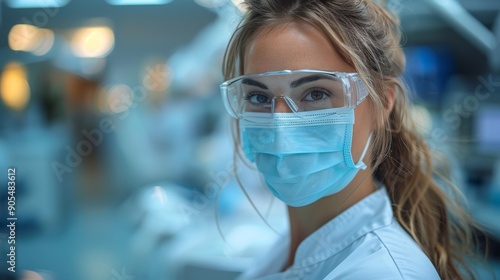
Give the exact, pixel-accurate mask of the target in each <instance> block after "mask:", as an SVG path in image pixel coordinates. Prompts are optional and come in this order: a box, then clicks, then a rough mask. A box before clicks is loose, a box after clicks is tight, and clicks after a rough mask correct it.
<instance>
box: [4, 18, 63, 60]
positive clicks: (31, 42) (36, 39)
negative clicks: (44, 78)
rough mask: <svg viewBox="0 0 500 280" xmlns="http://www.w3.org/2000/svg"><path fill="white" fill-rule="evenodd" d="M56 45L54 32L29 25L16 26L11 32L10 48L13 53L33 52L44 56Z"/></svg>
mask: <svg viewBox="0 0 500 280" xmlns="http://www.w3.org/2000/svg"><path fill="white" fill-rule="evenodd" d="M53 45H54V32H53V31H52V30H49V29H43V28H42V29H39V28H38V27H36V26H33V25H29V24H16V25H14V26H13V27H12V28H11V29H10V32H9V47H10V48H11V49H12V50H13V51H24V52H32V53H33V54H35V55H39V56H40V55H44V54H46V53H48V52H49V51H50V49H51V48H52V46H53Z"/></svg>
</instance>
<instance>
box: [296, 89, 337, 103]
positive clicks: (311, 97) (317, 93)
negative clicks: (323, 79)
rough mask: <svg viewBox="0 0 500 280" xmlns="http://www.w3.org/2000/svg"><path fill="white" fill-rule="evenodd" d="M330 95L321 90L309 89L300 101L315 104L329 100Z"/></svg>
mask: <svg viewBox="0 0 500 280" xmlns="http://www.w3.org/2000/svg"><path fill="white" fill-rule="evenodd" d="M330 96H331V94H330V93H329V92H328V91H326V90H323V89H311V90H310V91H309V93H308V94H307V95H306V96H305V97H304V99H302V101H311V102H315V101H316V102H317V101H322V100H324V99H328V98H330Z"/></svg>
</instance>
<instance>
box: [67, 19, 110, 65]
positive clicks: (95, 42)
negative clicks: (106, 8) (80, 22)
mask: <svg viewBox="0 0 500 280" xmlns="http://www.w3.org/2000/svg"><path fill="white" fill-rule="evenodd" d="M114 46H115V36H114V34H113V30H111V28H109V27H107V26H97V27H83V28H80V29H78V30H77V31H76V32H75V34H74V35H73V37H72V39H71V49H72V51H73V53H74V54H75V55H76V56H78V57H89V58H97V57H105V56H107V55H108V54H109V53H110V52H111V51H112V50H113V47H114Z"/></svg>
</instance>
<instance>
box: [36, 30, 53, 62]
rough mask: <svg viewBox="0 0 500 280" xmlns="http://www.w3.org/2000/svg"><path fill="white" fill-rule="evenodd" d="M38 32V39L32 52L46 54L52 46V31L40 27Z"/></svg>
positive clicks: (39, 54)
mask: <svg viewBox="0 0 500 280" xmlns="http://www.w3.org/2000/svg"><path fill="white" fill-rule="evenodd" d="M38 33H40V35H41V36H40V41H39V42H38V45H37V47H36V48H35V49H34V50H33V51H32V53H33V54H34V55H38V56H41V55H45V54H47V53H48V52H49V51H50V50H51V49H52V47H53V46H54V32H53V31H52V30H50V29H40V30H39V31H38Z"/></svg>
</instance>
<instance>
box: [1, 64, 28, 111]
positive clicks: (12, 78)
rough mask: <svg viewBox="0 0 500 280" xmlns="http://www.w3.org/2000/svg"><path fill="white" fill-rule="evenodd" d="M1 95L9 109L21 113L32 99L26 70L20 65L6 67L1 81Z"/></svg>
mask: <svg viewBox="0 0 500 280" xmlns="http://www.w3.org/2000/svg"><path fill="white" fill-rule="evenodd" d="M0 94H1V97H2V100H3V102H4V103H5V105H7V107H9V108H11V109H14V110H18V111H21V110H22V109H24V108H25V107H26V105H27V104H28V101H29V99H30V87H29V84H28V80H27V76H26V70H25V69H24V68H23V67H22V66H21V65H20V64H18V63H9V64H8V65H7V66H5V68H4V70H3V73H2V76H1V79H0Z"/></svg>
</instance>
